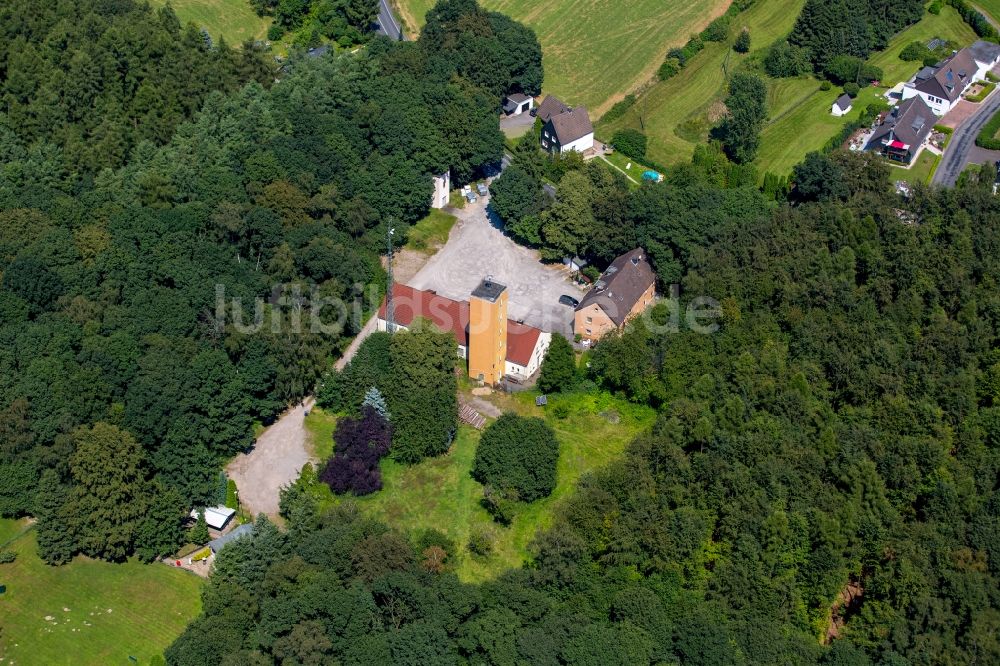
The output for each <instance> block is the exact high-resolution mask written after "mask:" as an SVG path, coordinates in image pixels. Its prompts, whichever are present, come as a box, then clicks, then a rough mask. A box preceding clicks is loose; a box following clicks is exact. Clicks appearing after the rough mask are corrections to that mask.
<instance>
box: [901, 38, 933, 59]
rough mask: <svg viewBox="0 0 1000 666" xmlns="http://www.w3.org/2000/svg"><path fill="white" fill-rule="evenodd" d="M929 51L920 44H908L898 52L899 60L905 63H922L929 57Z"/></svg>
mask: <svg viewBox="0 0 1000 666" xmlns="http://www.w3.org/2000/svg"><path fill="white" fill-rule="evenodd" d="M930 55H931V50H930V49H929V48H927V47H926V46H924V44H923V43H922V42H910V43H909V44H907V45H906V46H905V47H903V50H902V51H900V52H899V59H900V60H906V61H907V62H916V61H918V60H919V61H923V60H924V59H925V58H928V57H930Z"/></svg>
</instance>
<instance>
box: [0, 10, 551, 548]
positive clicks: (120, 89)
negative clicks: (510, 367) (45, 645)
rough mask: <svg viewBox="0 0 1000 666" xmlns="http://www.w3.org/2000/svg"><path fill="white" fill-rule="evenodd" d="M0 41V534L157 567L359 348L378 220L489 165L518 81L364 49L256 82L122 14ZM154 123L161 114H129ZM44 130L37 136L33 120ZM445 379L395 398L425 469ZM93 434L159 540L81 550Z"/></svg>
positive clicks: (53, 17)
mask: <svg viewBox="0 0 1000 666" xmlns="http://www.w3.org/2000/svg"><path fill="white" fill-rule="evenodd" d="M349 4H350V6H352V7H353V6H354V4H353V3H349ZM345 7H346V5H345ZM470 11H473V12H478V11H479V10H478V9H476V8H475V6H473V7H472V8H471V9H470ZM490 20H491V21H494V22H495V23H496V25H497V26H500V27H504V29H510V30H515V32H516V31H517V30H521V28H519V27H517V26H516V24H510V22H509V21H507V20H506V19H504V21H507V23H504V22H503V21H500V20H499V19H496V17H493V18H490ZM508 24H510V25H508ZM512 25H513V26H514V27H511V26H512ZM0 30H6V31H8V33H6V34H7V36H8V37H10V39H7V40H4V43H3V45H2V46H0V53H2V55H3V57H0V62H3V63H4V64H3V65H2V66H0V105H2V106H0V161H2V163H3V169H0V433H10V440H6V438H5V441H3V442H2V443H0V480H2V481H3V485H2V487H0V513H2V514H3V515H23V514H25V513H30V512H32V511H35V510H36V508H37V510H38V511H44V512H47V515H49V516H52V517H53V518H52V520H53V521H56V520H58V519H57V518H56V517H57V516H63V515H69V516H76V520H77V521H78V523H79V525H80V526H81V529H80V530H77V531H73V530H69V531H65V532H51V533H50V532H47V534H50V536H51V538H49V537H46V538H43V539H40V543H42V547H43V550H44V548H45V547H46V546H45V545H44V544H46V543H48V544H52V547H53V548H54V549H55V550H54V551H53V553H52V555H51V558H50V559H53V560H64V559H65V557H64V554H65V553H67V552H69V553H72V552H78V551H82V552H87V553H91V554H94V555H99V556H106V557H112V558H120V557H123V556H125V555H126V554H129V553H130V552H141V553H142V555H143V556H144V557H153V556H155V555H157V554H161V553H163V552H169V551H170V549H171V548H172V547H173V546H174V545H176V541H177V539H178V538H179V531H175V530H174V527H173V525H174V520H175V516H182V515H184V513H185V512H184V511H183V510H184V509H185V508H190V504H195V505H202V504H205V505H211V504H214V503H216V502H218V501H220V500H219V498H218V487H219V483H218V470H219V468H220V466H221V464H222V462H223V461H224V460H225V459H227V458H229V457H231V456H232V455H233V454H235V453H237V452H239V451H242V450H246V449H247V448H248V447H249V446H250V445H251V444H252V442H253V423H254V421H255V420H259V421H261V422H263V423H268V422H270V421H271V420H272V419H273V418H274V417H275V416H276V415H277V414H279V413H280V412H281V411H282V410H283V408H284V407H285V405H287V404H289V403H291V402H293V401H298V400H299V399H301V398H302V397H303V396H304V395H306V394H308V393H309V392H310V391H312V389H313V387H314V386H315V385H316V383H317V381H318V380H319V379H320V377H321V376H322V375H323V373H324V371H325V370H326V369H327V367H328V365H329V363H330V362H331V360H332V359H333V358H334V357H335V356H336V354H337V353H338V352H339V350H340V349H342V347H343V345H344V342H345V340H346V338H348V337H349V336H351V335H354V334H355V333H356V332H357V330H358V329H359V328H360V326H361V324H362V322H361V321H360V320H358V318H357V317H354V316H351V315H352V313H354V312H361V311H370V308H371V307H373V305H375V303H372V302H370V301H373V300H375V299H377V298H378V297H379V292H380V290H381V289H383V287H382V286H381V285H382V284H383V280H384V276H383V271H382V268H381V264H380V262H379V258H378V254H379V251H380V250H381V248H382V247H383V244H384V234H385V229H386V225H387V223H388V221H389V220H393V223H394V224H395V225H396V226H397V227H398V228H399V229H400V231H401V232H405V230H406V228H407V227H408V226H409V225H410V224H412V223H413V222H415V221H417V220H419V219H421V218H422V217H423V216H425V215H426V214H427V212H428V208H429V202H430V194H431V188H432V176H434V175H436V174H440V173H442V172H445V171H448V170H451V172H452V175H453V177H454V179H455V180H456V182H466V181H467V180H469V179H471V178H472V177H474V176H476V175H477V174H479V173H481V172H482V170H483V169H484V168H486V167H487V166H489V165H492V164H494V163H495V162H497V161H498V160H499V158H500V156H501V154H502V150H503V135H502V134H501V133H500V131H499V128H498V127H497V122H496V108H497V105H498V103H499V96H498V95H499V94H501V93H502V92H505V91H506V90H507V87H508V86H511V85H513V84H512V83H511V82H510V80H509V79H511V77H513V76H514V75H512V74H510V73H509V72H508V73H506V74H503V75H502V76H501V77H500V78H499V79H496V81H500V80H501V79H502V80H503V81H504V83H502V84H497V85H500V88H499V90H500V92H499V93H498V92H497V91H496V90H494V89H493V87H494V85H495V81H492V80H491V81H490V82H487V83H486V84H484V85H485V86H486V87H485V88H484V87H479V86H478V85H476V83H475V82H473V81H470V80H469V79H468V78H463V76H462V75H461V73H460V72H459V69H460V68H459V63H457V62H454V61H452V60H450V59H448V58H440V57H439V55H440V51H441V50H442V49H443V48H444V46H443V45H436V44H435V43H434V42H426V41H425V42H420V43H393V42H389V41H387V40H376V41H375V42H374V43H373V44H372V45H371V46H370V47H369V48H368V49H366V50H364V51H360V52H358V53H355V54H337V53H332V54H330V55H329V56H327V57H323V58H309V57H304V56H302V55H301V54H299V55H296V54H295V53H293V54H292V55H291V56H290V57H289V59H288V60H287V61H286V62H285V63H284V65H283V67H282V69H281V73H280V81H278V82H275V81H274V79H275V71H274V70H273V68H272V67H271V66H270V65H267V64H266V62H267V61H265V59H264V57H263V56H262V54H260V53H258V52H257V51H256V50H255V49H254V48H252V47H245V48H243V49H242V50H239V51H233V50H230V49H229V48H228V47H226V46H225V45H224V44H221V43H220V44H218V45H215V46H212V45H210V44H209V43H208V42H207V41H206V40H205V39H204V37H203V35H201V33H199V32H198V31H195V30H187V31H183V30H181V28H180V27H179V25H177V21H176V18H174V16H173V13H172V12H171V11H170V10H169V9H164V10H159V11H157V12H153V11H151V10H149V9H148V7H146V6H145V5H135V4H133V3H132V2H131V0H123V1H122V2H111V3H108V2H99V1H97V0H87V1H86V2H80V3H69V4H67V3H63V4H59V5H58V6H51V7H49V6H47V7H45V8H35V7H33V6H32V7H28V6H27V5H25V4H24V3H21V4H18V3H14V5H10V4H9V3H8V5H5V6H4V7H3V8H2V9H0ZM15 32H16V33H17V36H16V37H15V36H14V33H15ZM501 32H502V31H500V30H499V28H498V32H496V33H493V34H491V36H486V37H483V38H482V39H481V40H480V41H481V42H482V43H483V44H486V45H488V44H490V43H492V42H493V41H498V40H501V39H502V36H501V34H500V33H501ZM508 37H509V35H508ZM521 37H524V35H521ZM532 39H533V38H532ZM60 44H65V45H67V46H65V48H64V47H63V46H59V45H60ZM536 55H537V54H536ZM522 56H524V53H523V52H522V53H521V55H519V56H518V58H522ZM85 57H89V58H90V59H91V60H92V61H93V62H94V63H95V64H94V67H95V68H96V69H94V72H93V73H94V77H92V78H93V79H94V81H92V82H91V83H93V84H94V85H93V86H91V89H89V93H88V94H89V95H90V96H88V97H80V95H82V94H83V93H81V92H80V91H75V90H74V89H73V88H72V86H73V85H76V84H78V83H80V81H81V80H82V79H81V78H80V76H77V75H75V74H74V75H70V74H68V73H67V71H68V70H67V69H66V68H67V67H70V69H71V66H72V63H74V62H77V61H78V60H79V59H80V58H85ZM538 57H540V55H539V56H538ZM530 59H531V57H530V55H529V56H528V60H519V61H518V63H519V64H518V67H528V66H529V65H530V63H529V61H530ZM80 62H83V61H80ZM445 63H450V65H449V66H448V68H444V64H445ZM84 64H86V63H84ZM535 64H536V66H539V67H540V64H539V63H538V62H536V63H535ZM88 67H89V65H88ZM88 71H89V70H88ZM84 83H86V81H84ZM263 84H266V85H267V86H269V89H268V88H265V85H263ZM272 84H273V85H272ZM87 85H90V84H87ZM40 91H44V92H45V94H44V95H43V94H42V93H41V92H40ZM50 93H51V95H50ZM53 96H54V97H57V98H58V103H56V102H55V101H54V100H53ZM74 98H76V99H77V100H85V101H86V103H85V104H79V105H76V106H74V105H73V104H70V100H72V99H74ZM154 98H155V99H154ZM150 99H154V101H155V102H156V104H160V105H163V106H157V107H156V109H154V110H153V111H150V110H149V109H148V108H146V107H141V108H140V102H141V103H142V104H147V105H148V104H150V103H151V102H150ZM64 105H65V108H64ZM116 105H117V106H116ZM112 107H114V109H112ZM119 107H120V108H119ZM115 109H117V110H115ZM113 110H114V113H112V111H113ZM43 112H44V113H45V114H55V115H52V116H51V117H50V116H49V115H45V116H44V122H41V121H38V122H36V121H35V120H33V118H34V117H35V116H36V115H38V116H39V117H41V115H43ZM109 123H110V124H109ZM105 125H106V126H105ZM98 135H100V136H102V137H106V138H108V140H111V138H114V140H115V141H116V142H118V143H116V144H115V146H116V148H115V150H116V151H117V152H112V153H108V152H107V150H106V149H107V146H104V147H102V144H101V143H100V141H99V140H98V138H97V137H98ZM91 150H93V151H97V152H96V153H95V152H88V151H91ZM102 151H103V152H102ZM109 155H110V156H111V157H109ZM338 303H340V304H346V308H341V307H339V306H338ZM355 306H357V307H355ZM345 310H346V313H345ZM422 339H423V338H422ZM434 339H435V340H437V338H434ZM435 345H436V346H435ZM446 348H447V353H445V349H446ZM430 349H434V350H437V351H436V352H434V353H438V352H440V353H438V355H437V357H436V358H437V359H438V360H439V363H438V364H437V366H435V367H436V368H438V370H440V371H441V372H444V368H445V367H446V366H447V367H448V369H449V370H450V368H451V365H450V364H452V363H453V359H454V342H453V340H451V341H449V343H448V344H447V345H444V344H443V343H442V344H437V343H435V344H433V345H431V346H430V347H428V346H425V345H423V346H422V345H417V346H416V347H415V348H413V349H411V350H410V351H412V352H413V353H414V354H416V356H414V359H413V362H412V363H411V364H410V365H411V366H412V367H414V368H416V367H417V365H419V364H420V363H421V359H420V358H418V356H419V355H420V354H424V355H426V354H427V353H430V352H429V351H428V350H430ZM445 377H446V379H445V381H440V380H439V378H438V377H437V376H436V375H435V377H434V378H432V379H429V378H427V377H423V376H421V375H420V373H419V372H417V371H414V372H413V373H412V374H410V375H406V376H405V377H404V376H400V377H398V378H397V379H398V380H399V381H400V383H401V384H402V385H411V384H412V385H413V386H414V387H416V388H419V389H420V390H419V391H417V394H419V395H422V396H424V399H426V401H427V405H428V406H427V408H426V409H424V408H421V409H420V410H416V411H414V412H413V414H414V415H416V414H418V413H419V415H421V416H422V417H425V416H427V415H433V416H434V420H433V426H427V427H424V428H423V429H421V428H420V427H417V430H418V432H417V433H416V434H414V432H412V431H408V430H407V426H403V425H401V426H400V427H399V428H398V431H399V432H401V433H407V436H408V441H409V442H412V445H413V446H414V447H415V448H414V449H413V450H412V451H411V458H419V457H421V456H423V455H433V454H435V453H439V452H441V451H443V450H446V449H447V446H448V443H449V441H450V438H451V436H452V434H453V430H454V420H455V417H454V413H455V406H454V390H453V387H454V379H453V376H452V375H450V374H446V375H445ZM448 378H450V379H451V382H452V383H451V384H448V381H447V379H448ZM373 385H375V384H371V383H370V384H367V385H366V386H365V387H364V390H367V389H368V388H370V387H371V386H373ZM449 386H450V387H451V388H452V390H451V391H450V392H449V391H448V389H449ZM420 391H423V392H422V393H421V392H420ZM435 391H437V392H439V393H440V396H439V395H437V394H436V393H435ZM386 395H389V394H388V392H386ZM360 397H363V393H362V396H360ZM360 397H359V398H358V399H359V400H360ZM449 401H450V402H449ZM421 410H423V411H421ZM389 411H390V412H391V413H392V414H393V415H396V413H397V409H396V407H395V405H390V410H389ZM399 419H400V420H401V421H407V413H406V407H405V406H401V407H400V409H399ZM415 420H416V416H412V418H410V419H409V421H408V422H409V423H412V422H414V421H415ZM97 422H106V423H109V424H113V425H114V427H117V428H119V429H121V430H122V432H123V434H122V437H123V438H126V439H128V438H131V439H128V441H132V442H134V443H135V445H136V446H137V447H138V450H139V456H138V457H139V460H141V463H136V465H138V467H141V469H142V470H143V471H142V474H141V476H142V483H143V484H150V485H149V490H150V492H151V493H152V495H151V497H152V499H151V501H150V503H149V504H148V505H143V510H146V511H147V514H146V515H148V516H155V517H156V518H157V519H159V520H162V521H163V522H164V528H163V529H162V530H161V531H160V534H159V535H158V534H157V533H156V530H155V529H154V530H150V529H148V521H147V522H142V521H139V522H136V521H132V520H131V519H130V520H124V519H123V520H122V527H121V529H120V530H118V531H117V532H115V533H114V534H104V535H100V534H97V532H98V531H99V523H102V522H103V520H104V519H103V518H102V517H101V515H102V514H100V511H99V508H100V507H98V506H97V505H96V504H95V505H91V504H88V502H87V498H88V497H90V496H91V495H92V494H93V493H91V491H90V490H88V486H87V485H86V484H85V483H84V482H83V481H82V480H80V479H77V478H76V476H75V474H74V472H73V470H71V469H70V467H71V466H70V465H67V464H66V460H67V459H68V458H69V456H70V454H71V453H72V448H73V447H72V443H71V438H69V437H68V435H69V433H71V432H74V431H75V429H76V428H78V427H81V426H83V427H88V426H90V425H92V424H94V423H97ZM427 422H428V423H430V421H427ZM431 430H433V432H431ZM130 450H131V449H130ZM399 450H400V455H401V456H402V455H403V454H404V452H405V451H406V447H400V448H399ZM60 460H61V461H62V462H61V463H60V464H59V465H56V464H55V462H54V461H60ZM50 467H55V468H56V472H57V475H56V478H55V479H51V478H49V479H47V481H48V482H49V483H48V484H47V486H46V487H47V488H49V490H44V489H41V488H40V486H39V483H40V474H41V471H42V470H43V469H47V468H50ZM38 491H41V492H42V493H43V494H44V493H50V494H51V496H46V497H44V498H40V497H36V492H38ZM130 492H131V491H130ZM81 493H82V494H81ZM185 505H188V506H187V507H185ZM70 522H72V521H70ZM50 524H51V523H50ZM45 529H46V530H48V527H46V528H45ZM41 531H42V530H41V529H40V533H41ZM95 535H96V536H95ZM163 535H166V538H162V539H161V538H159V537H160V536H163ZM171 541H173V543H171ZM66 544H69V546H68V547H65V546H66Z"/></svg>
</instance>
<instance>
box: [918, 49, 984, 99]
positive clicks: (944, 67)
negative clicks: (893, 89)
mask: <svg viewBox="0 0 1000 666" xmlns="http://www.w3.org/2000/svg"><path fill="white" fill-rule="evenodd" d="M924 69H926V68H924ZM978 71H979V66H978V65H977V64H976V61H975V59H974V58H973V57H972V51H971V50H970V49H962V50H961V51H958V52H956V53H953V54H952V55H951V56H950V57H948V58H946V59H945V60H943V61H942V62H941V63H940V64H939V65H938V66H937V67H936V68H935V70H934V74H933V75H932V76H930V77H928V78H925V79H921V78H919V76H920V74H922V73H923V72H924V70H923V69H922V70H920V73H918V78H917V80H916V81H915V86H914V87H915V88H916V89H917V90H919V91H920V92H922V93H926V94H928V95H933V96H934V97H941V98H942V99H946V100H948V101H949V102H954V101H955V100H956V99H958V98H959V97H960V96H961V95H962V93H963V92H965V89H966V88H967V87H968V86H969V84H970V83H972V79H973V77H974V76H975V75H976V72H978Z"/></svg>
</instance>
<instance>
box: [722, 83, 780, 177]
mask: <svg viewBox="0 0 1000 666" xmlns="http://www.w3.org/2000/svg"><path fill="white" fill-rule="evenodd" d="M726 109H728V111H729V113H728V114H727V115H726V117H725V118H723V120H722V123H721V124H720V125H719V126H718V127H717V128H716V129H715V131H714V133H715V135H716V137H717V138H718V139H720V140H721V141H722V148H723V150H725V151H726V156H727V157H729V159H731V160H732V161H734V162H736V163H738V164H748V163H749V162H752V161H753V160H754V158H755V157H756V156H757V149H758V147H759V146H760V132H761V129H763V127H764V120H765V119H766V118H767V87H766V86H765V85H764V82H763V81H762V80H761V79H760V77H757V76H754V75H753V74H743V73H739V74H736V75H734V76H733V78H732V80H731V81H730V82H729V96H728V97H726Z"/></svg>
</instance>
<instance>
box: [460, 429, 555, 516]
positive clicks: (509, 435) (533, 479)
mask: <svg viewBox="0 0 1000 666" xmlns="http://www.w3.org/2000/svg"><path fill="white" fill-rule="evenodd" d="M558 460H559V443H558V442H557V441H556V434H555V432H553V431H552V428H551V427H549V425H548V424H547V423H545V421H543V420H542V419H539V418H531V417H525V416H518V415H517V414H512V413H506V414H504V415H503V416H501V417H500V418H498V419H497V420H496V421H494V422H493V423H491V424H490V425H489V426H487V427H486V430H484V431H483V436H482V438H481V439H480V440H479V446H478V447H476V461H475V463H474V464H473V466H472V476H473V478H475V479H476V480H477V481H479V482H480V483H482V484H483V485H487V486H491V487H493V488H495V489H498V490H501V491H514V492H516V493H517V498H518V499H520V500H523V501H525V502H533V501H535V500H536V499H539V498H541V497H546V496H548V495H549V494H551V493H552V490H553V488H555V487H556V462H557V461H558Z"/></svg>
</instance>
